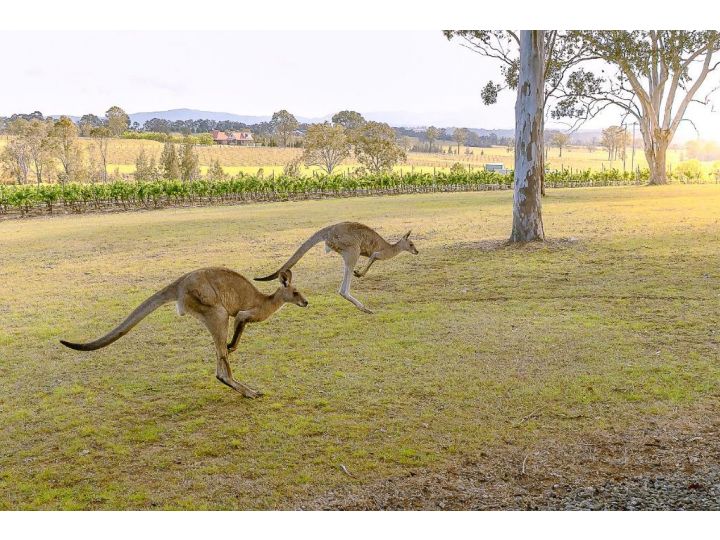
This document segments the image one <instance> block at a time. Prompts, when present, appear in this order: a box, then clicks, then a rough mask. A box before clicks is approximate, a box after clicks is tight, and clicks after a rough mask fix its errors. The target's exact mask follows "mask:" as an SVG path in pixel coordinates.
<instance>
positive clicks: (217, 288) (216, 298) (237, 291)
mask: <svg viewBox="0 0 720 540" xmlns="http://www.w3.org/2000/svg"><path fill="white" fill-rule="evenodd" d="M291 281H292V273H291V272H289V271H286V272H282V273H281V274H280V282H281V284H282V286H281V287H279V288H278V289H277V290H276V291H275V292H274V293H272V294H263V293H261V292H260V291H258V290H257V289H256V288H255V287H254V286H253V284H252V283H251V282H250V281H248V280H247V279H245V278H244V277H243V276H241V275H240V274H238V273H237V272H233V271H232V270H229V269H227V268H202V269H200V270H195V271H194V272H190V273H189V274H185V275H184V276H183V277H181V278H180V279H178V280H177V281H175V282H174V283H171V284H170V285H168V286H167V287H165V288H164V289H162V290H160V291H158V292H156V293H155V294H153V295H152V296H151V297H150V298H148V299H147V300H145V301H144V302H143V303H142V304H140V305H139V306H138V307H137V309H135V311H133V312H132V313H131V314H130V315H129V316H128V317H127V319H125V320H124V321H123V322H121V323H120V325H119V326H117V328H115V329H114V330H111V331H110V332H109V333H108V334H106V335H105V336H103V337H101V338H99V339H96V340H95V341H91V342H90V343H70V342H68V341H64V340H61V341H60V343H62V344H63V345H65V346H66V347H70V348H71V349H75V350H78V351H94V350H96V349H100V348H102V347H106V346H108V345H110V344H111V343H113V342H114V341H117V340H118V339H120V338H121V337H123V336H124V335H125V334H127V333H128V332H129V331H130V330H131V329H132V328H133V327H134V326H135V325H136V324H137V323H139V322H140V321H141V320H142V319H144V318H145V317H147V316H148V315H149V314H150V313H152V312H153V311H155V310H156V309H157V308H159V307H160V306H162V305H164V304H167V303H169V302H177V311H178V314H179V315H184V314H185V313H189V314H190V315H192V316H193V317H195V318H197V319H199V320H200V321H201V322H202V323H203V324H204V325H205V326H206V327H207V329H208V330H209V331H210V334H211V335H212V337H213V340H214V342H215V350H216V352H217V368H216V370H215V376H216V377H217V378H218V380H219V381H220V382H222V383H223V384H226V385H228V386H229V387H230V388H232V389H233V390H237V391H238V392H240V393H241V394H242V395H244V396H245V397H249V398H254V397H258V396H260V395H262V394H261V392H258V391H257V390H253V389H252V388H250V387H249V386H247V385H245V384H243V383H241V382H239V381H236V380H235V379H233V377H232V372H231V371H230V365H229V364H228V353H229V352H232V351H234V350H235V349H236V348H237V345H238V341H239V340H240V336H241V335H242V332H243V330H244V329H245V325H246V324H248V323H254V322H261V321H264V320H265V319H267V318H268V317H270V315H272V314H273V313H275V312H276V311H277V310H278V309H280V308H281V307H282V306H283V305H284V304H286V303H290V304H295V305H297V306H300V307H306V306H307V305H308V301H307V300H305V297H303V295H302V294H300V293H299V292H298V291H297V290H296V289H295V287H293V286H292V285H291ZM230 317H235V325H234V327H235V329H234V332H233V336H232V339H231V340H230V343H227V337H228V321H229V319H230Z"/></svg>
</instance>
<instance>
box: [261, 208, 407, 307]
mask: <svg viewBox="0 0 720 540" xmlns="http://www.w3.org/2000/svg"><path fill="white" fill-rule="evenodd" d="M410 232H411V231H408V232H407V233H406V234H405V236H403V237H402V238H401V239H400V240H398V241H397V242H395V243H394V244H391V243H389V242H387V241H386V240H385V239H384V238H383V237H382V236H380V235H379V234H378V233H377V232H375V231H374V230H373V229H371V228H370V227H368V226H367V225H363V224H362V223H354V222H350V221H344V222H342V223H337V224H335V225H330V226H329V227H325V228H324V229H320V230H319V231H318V232H316V233H315V234H313V235H312V236H311V237H310V238H308V239H307V240H306V241H305V242H304V243H303V244H302V245H301V246H300V247H299V248H298V249H297V251H296V252H295V253H294V254H293V255H292V257H290V259H288V261H287V262H286V263H285V264H284V265H282V267H281V268H280V269H279V270H278V271H277V272H275V273H273V274H270V275H269V276H265V277H261V278H255V280H256V281H270V280H271V279H275V278H277V277H278V276H279V275H281V274H282V272H284V271H287V270H290V268H292V267H293V266H295V264H297V262H298V261H299V260H300V259H301V258H302V257H303V255H305V253H306V252H307V251H308V250H309V249H310V248H311V247H313V246H314V245H315V244H318V243H319V242H322V241H325V248H326V250H327V251H330V250H332V251H335V252H336V253H339V254H340V256H342V258H343V261H344V263H345V274H344V276H343V281H342V283H341V285H340V290H339V291H338V292H339V293H340V296H342V297H343V298H345V299H347V300H348V301H350V302H352V303H353V304H354V305H355V306H356V307H357V308H358V309H360V310H362V311H364V312H365V313H372V311H370V310H369V309H368V308H366V307H365V306H364V305H363V304H362V303H361V302H360V301H359V300H357V299H356V298H354V297H353V296H352V295H351V294H350V281H351V280H352V276H353V274H354V275H355V276H356V277H362V276H364V275H365V274H366V273H367V271H368V270H369V269H370V267H371V266H372V264H373V263H374V262H375V261H382V260H386V259H390V258H392V257H394V256H395V255H397V254H398V253H400V252H402V251H407V252H409V253H412V254H413V255H417V254H418V250H417V249H416V248H415V244H413V242H412V240H410ZM360 256H363V257H368V258H369V260H368V262H367V265H366V266H365V268H363V269H362V270H360V271H357V270H353V269H354V268H355V264H356V263H357V261H358V259H359V258H360Z"/></svg>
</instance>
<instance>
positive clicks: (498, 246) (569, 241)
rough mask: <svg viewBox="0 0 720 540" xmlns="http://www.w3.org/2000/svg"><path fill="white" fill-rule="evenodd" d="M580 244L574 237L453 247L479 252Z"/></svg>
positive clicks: (559, 247) (467, 244) (484, 242)
mask: <svg viewBox="0 0 720 540" xmlns="http://www.w3.org/2000/svg"><path fill="white" fill-rule="evenodd" d="M578 244H580V240H579V239H578V238H575V237H573V236H570V237H566V238H546V239H545V240H544V241H543V242H527V243H522V244H518V243H513V242H510V241H509V240H507V239H497V238H495V239H491V240H480V241H478V242H459V243H457V244H454V245H453V246H452V248H453V249H474V250H478V251H485V252H491V251H500V250H504V249H523V250H538V249H562V248H567V247H575V246H577V245H578Z"/></svg>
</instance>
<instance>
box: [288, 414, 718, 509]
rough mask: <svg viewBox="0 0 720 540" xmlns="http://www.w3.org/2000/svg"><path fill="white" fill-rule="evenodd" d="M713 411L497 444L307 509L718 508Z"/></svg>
mask: <svg viewBox="0 0 720 540" xmlns="http://www.w3.org/2000/svg"><path fill="white" fill-rule="evenodd" d="M718 412H720V407H718V405H717V404H711V405H709V406H707V407H704V408H703V409H702V410H701V411H699V412H698V414H696V415H694V418H693V419H688V418H685V417H683V416H682V415H678V416H677V417H675V418H673V419H671V420H668V419H662V420H660V419H648V420H647V421H646V422H645V423H644V427H642V428H637V429H632V430H628V431H625V432H621V433H615V432H612V431H609V432H601V431H598V432H594V433H591V434H588V435H584V436H580V437H579V438H580V439H581V440H579V441H576V442H570V443H559V442H555V441H554V440H553V438H547V439H545V440H543V441H541V442H539V443H537V444H535V445H534V446H532V447H530V448H518V447H514V446H512V445H510V444H507V445H504V446H503V445H499V446H496V447H494V448H492V449H488V450H487V451H486V452H482V453H480V454H479V455H477V456H465V457H464V458H462V459H461V460H458V461H457V462H456V463H454V464H453V465H452V466H450V467H448V468H446V469H444V470H441V471H431V470H418V471H411V472H409V473H408V475H407V476H404V477H396V478H390V479H386V480H383V481H381V482H378V483H375V484H372V485H366V486H352V487H348V488H347V489H343V490H335V491H330V492H328V493H325V494H323V495H322V496H320V497H318V498H316V499H314V500H311V501H308V502H305V503H303V504H301V505H298V507H297V508H299V509H307V510H311V509H313V510H315V509H325V510H538V509H543V510H576V509H593V510H599V509H627V510H640V509H652V510H660V509H665V510H671V509H695V510H700V509H703V510H709V509H716V510H717V509H720V498H718V495H720V466H719V465H718V464H719V463H720V441H718V434H719V433H720V421H719V420H718V418H719V417H718V414H717V413H718Z"/></svg>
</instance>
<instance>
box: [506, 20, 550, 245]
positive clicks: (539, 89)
mask: <svg viewBox="0 0 720 540" xmlns="http://www.w3.org/2000/svg"><path fill="white" fill-rule="evenodd" d="M544 34H545V31H544V30H522V31H521V32H520V72H519V75H518V93H517V100H516V101H515V191H514V195H513V225H512V234H511V236H510V241H511V242H530V241H533V240H544V239H545V232H544V230H543V222H542V205H541V198H540V197H541V193H540V192H541V189H542V183H543V177H544V176H545V163H544V160H543V156H544V145H543V131H544V129H543V109H544V105H545V77H544V71H545V47H544V43H545V35H544Z"/></svg>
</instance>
